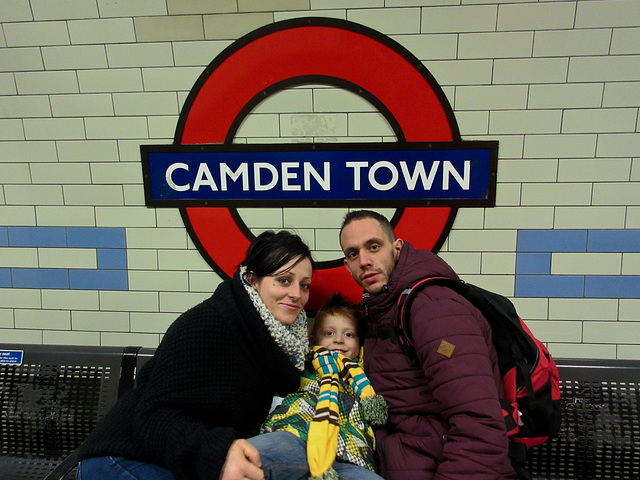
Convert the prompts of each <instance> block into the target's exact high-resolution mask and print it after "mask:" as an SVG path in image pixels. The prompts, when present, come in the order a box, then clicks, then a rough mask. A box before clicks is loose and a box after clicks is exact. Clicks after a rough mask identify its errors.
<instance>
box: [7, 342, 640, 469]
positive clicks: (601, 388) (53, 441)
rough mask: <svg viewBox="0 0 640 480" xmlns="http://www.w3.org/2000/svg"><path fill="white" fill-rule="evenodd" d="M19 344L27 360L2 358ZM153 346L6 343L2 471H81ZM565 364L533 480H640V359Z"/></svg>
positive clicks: (534, 460) (533, 459)
mask: <svg viewBox="0 0 640 480" xmlns="http://www.w3.org/2000/svg"><path fill="white" fill-rule="evenodd" d="M20 350H22V351H23V352H24V353H23V358H22V364H21V365H17V364H12V363H11V360H10V358H11V355H3V354H4V352H10V351H20ZM154 351H155V350H154V349H151V348H140V347H127V348H121V347H75V346H54V345H7V344H4V345H3V344H0V441H1V442H2V443H1V450H0V477H1V478H2V479H3V480H4V479H6V480H23V479H24V480H32V479H47V480H53V479H55V480H62V479H67V480H69V479H72V478H74V469H75V465H76V460H77V459H76V457H75V453H74V452H75V450H76V449H77V448H78V447H79V446H80V445H81V443H82V442H83V441H84V439H85V438H86V436H87V435H88V434H89V432H90V431H91V430H92V429H93V427H94V426H95V424H96V423H97V421H98V420H99V419H100V418H101V417H102V416H103V415H104V414H105V413H106V411H107V410H108V409H109V408H110V407H111V406H112V405H113V403H114V402H115V401H116V400H117V398H118V397H119V396H120V395H121V394H122V393H123V392H124V391H126V390H128V389H129V388H131V387H132V386H133V384H134V381H135V373H136V371H137V369H138V368H140V366H141V365H142V364H143V363H144V362H146V361H147V360H148V359H149V358H151V357H152V356H153V352H154ZM3 357H4V358H5V360H7V359H9V361H5V362H4V363H3V360H2V358H3ZM557 363H558V366H559V368H560V374H561V388H562V395H563V425H562V428H561V430H560V433H559V435H558V437H557V438H554V439H552V440H551V441H549V442H547V443H545V444H544V445H542V446H540V447H536V448H533V449H531V451H530V458H529V462H528V468H529V471H530V473H531V474H532V478H533V479H534V480H592V479H603V480H640V361H631V360H569V359H557Z"/></svg>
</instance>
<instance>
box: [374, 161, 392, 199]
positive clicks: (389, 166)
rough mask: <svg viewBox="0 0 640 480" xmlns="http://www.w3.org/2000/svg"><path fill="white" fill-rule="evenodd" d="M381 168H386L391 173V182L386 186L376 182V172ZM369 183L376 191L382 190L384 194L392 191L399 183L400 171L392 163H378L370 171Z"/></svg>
mask: <svg viewBox="0 0 640 480" xmlns="http://www.w3.org/2000/svg"><path fill="white" fill-rule="evenodd" d="M381 168H386V169H387V170H389V171H390V172H391V180H389V182H388V183H386V184H382V183H380V182H378V181H377V180H376V172H377V171H378V170H379V169H381ZM369 183H370V184H371V186H372V187H373V188H375V189H376V190H382V191H383V192H384V191H386V190H390V189H392V188H393V187H395V186H396V184H397V183H398V169H397V168H396V166H395V165H394V164H393V163H391V162H387V161H383V162H376V163H374V164H373V167H371V170H369Z"/></svg>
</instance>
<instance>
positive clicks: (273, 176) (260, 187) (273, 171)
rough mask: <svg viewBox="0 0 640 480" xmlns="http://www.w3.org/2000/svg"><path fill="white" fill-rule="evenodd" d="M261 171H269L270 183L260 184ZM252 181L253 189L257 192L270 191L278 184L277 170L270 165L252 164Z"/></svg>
mask: <svg viewBox="0 0 640 480" xmlns="http://www.w3.org/2000/svg"><path fill="white" fill-rule="evenodd" d="M261 170H269V172H271V181H270V182H269V183H266V184H265V183H262V177H261V175H260V171H261ZM253 181H254V183H255V189H256V190H257V191H262V190H271V189H272V188H273V187H275V186H276V184H277V183H278V170H277V169H276V167H274V166H273V165H271V164H270V163H263V162H259V163H254V164H253Z"/></svg>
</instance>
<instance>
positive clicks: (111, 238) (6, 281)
mask: <svg viewBox="0 0 640 480" xmlns="http://www.w3.org/2000/svg"><path fill="white" fill-rule="evenodd" d="M126 244H127V242H126V235H125V229H124V228H107V227H1V228H0V246H2V247H27V248H45V247H46V248H84V249H95V251H96V259H97V268H96V269H81V268H0V287H1V288H41V289H74V290H128V289H129V280H128V276H127V249H126Z"/></svg>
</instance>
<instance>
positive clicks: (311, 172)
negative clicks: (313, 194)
mask: <svg viewBox="0 0 640 480" xmlns="http://www.w3.org/2000/svg"><path fill="white" fill-rule="evenodd" d="M330 165H331V164H330V163H329V162H324V164H323V166H324V176H323V177H321V176H320V174H319V173H318V172H317V171H316V170H315V169H314V168H313V165H311V164H310V163H309V162H304V164H303V167H304V170H303V171H304V190H305V192H308V191H309V190H311V177H313V178H315V179H316V182H318V185H320V187H321V188H322V189H323V190H325V191H329V190H331V175H330V173H329V168H330Z"/></svg>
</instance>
